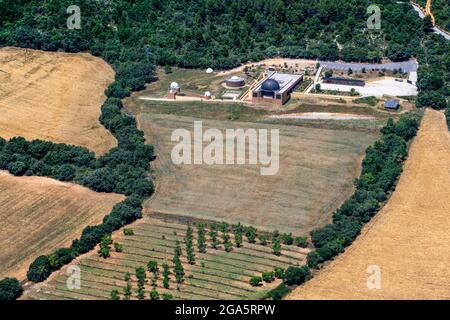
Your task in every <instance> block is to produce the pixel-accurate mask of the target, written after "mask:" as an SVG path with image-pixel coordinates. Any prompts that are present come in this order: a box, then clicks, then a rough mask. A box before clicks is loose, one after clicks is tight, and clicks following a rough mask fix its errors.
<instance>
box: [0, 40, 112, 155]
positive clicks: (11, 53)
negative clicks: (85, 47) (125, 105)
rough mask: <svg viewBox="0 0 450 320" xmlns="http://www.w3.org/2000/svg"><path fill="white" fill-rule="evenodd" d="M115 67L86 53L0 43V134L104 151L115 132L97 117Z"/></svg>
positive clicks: (99, 151)
mask: <svg viewBox="0 0 450 320" xmlns="http://www.w3.org/2000/svg"><path fill="white" fill-rule="evenodd" d="M113 80H114V71H113V70H112V68H111V67H110V66H109V65H108V64H107V63H106V62H105V61H103V60H101V59H100V58H96V57H94V56H92V55H89V54H71V53H59V52H44V51H36V50H29V49H19V48H3V49H0V136H1V137H3V138H11V137H14V136H22V137H25V138H26V139H44V140H50V141H54V142H64V143H68V144H75V145H80V146H84V147H87V148H88V149H90V150H92V151H95V152H96V153H97V154H103V153H105V152H106V151H108V150H109V149H111V148H112V147H113V146H115V145H116V143H117V142H116V140H115V138H114V137H113V136H112V135H111V133H110V132H109V131H107V130H106V129H105V128H104V127H103V126H102V125H101V124H100V123H99V121H98V118H99V116H100V106H101V105H102V103H103V102H104V101H105V99H106V97H105V95H104V90H105V88H106V87H107V86H108V85H109V84H110V83H111V82H112V81H113Z"/></svg>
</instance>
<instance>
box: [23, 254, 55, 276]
mask: <svg viewBox="0 0 450 320" xmlns="http://www.w3.org/2000/svg"><path fill="white" fill-rule="evenodd" d="M51 273H52V267H51V265H50V260H49V259H48V257H47V256H40V257H37V258H36V260H34V261H33V263H32V264H31V265H30V267H29V269H28V272H27V278H28V280H30V281H33V282H41V281H44V280H45V279H47V277H48V276H49V275H50V274H51Z"/></svg>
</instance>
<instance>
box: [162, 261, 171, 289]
mask: <svg viewBox="0 0 450 320" xmlns="http://www.w3.org/2000/svg"><path fill="white" fill-rule="evenodd" d="M162 266H163V287H164V288H165V289H169V283H170V282H169V281H170V279H169V276H170V270H169V265H168V264H167V263H164V264H163V265H162Z"/></svg>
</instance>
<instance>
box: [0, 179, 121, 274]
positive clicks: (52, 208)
mask: <svg viewBox="0 0 450 320" xmlns="http://www.w3.org/2000/svg"><path fill="white" fill-rule="evenodd" d="M0 195H1V196H0V230H1V232H0V248H1V250H0V278H3V277H4V276H10V277H11V276H14V277H17V278H18V279H24V278H25V275H26V272H27V269H28V266H29V265H30V263H31V262H32V261H33V260H34V259H35V258H36V257H37V256H39V255H42V254H48V253H50V252H51V251H52V250H54V249H56V248H60V247H63V246H68V245H70V244H71V242H72V240H73V239H75V238H76V237H79V236H80V234H81V231H82V230H83V229H84V227H86V226H88V225H91V224H98V223H101V221H102V219H103V217H104V216H105V215H106V214H108V213H109V212H110V211H111V208H112V207H113V205H114V204H116V203H117V202H120V201H122V200H123V199H124V197H123V196H122V195H118V194H104V193H97V192H94V191H90V190H89V189H87V188H84V187H81V186H78V185H75V184H71V183H63V182H59V181H56V180H53V179H48V178H42V177H14V176H12V175H10V174H8V173H6V172H4V171H0Z"/></svg>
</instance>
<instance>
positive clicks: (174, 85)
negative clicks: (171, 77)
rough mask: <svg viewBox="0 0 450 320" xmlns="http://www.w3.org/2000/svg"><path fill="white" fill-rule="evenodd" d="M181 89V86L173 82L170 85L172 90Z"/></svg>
mask: <svg viewBox="0 0 450 320" xmlns="http://www.w3.org/2000/svg"><path fill="white" fill-rule="evenodd" d="M179 88H180V85H179V84H178V83H177V82H172V83H171V84H170V89H172V90H177V89H179Z"/></svg>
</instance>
